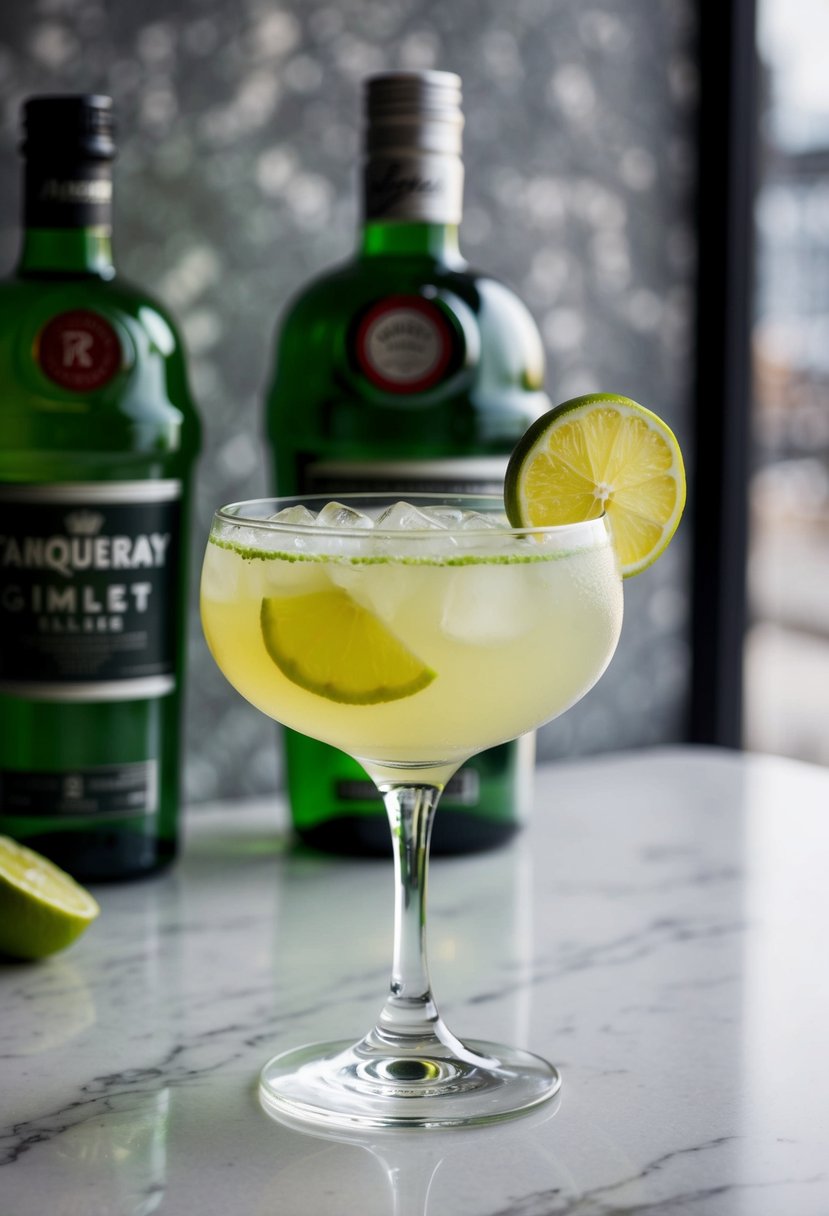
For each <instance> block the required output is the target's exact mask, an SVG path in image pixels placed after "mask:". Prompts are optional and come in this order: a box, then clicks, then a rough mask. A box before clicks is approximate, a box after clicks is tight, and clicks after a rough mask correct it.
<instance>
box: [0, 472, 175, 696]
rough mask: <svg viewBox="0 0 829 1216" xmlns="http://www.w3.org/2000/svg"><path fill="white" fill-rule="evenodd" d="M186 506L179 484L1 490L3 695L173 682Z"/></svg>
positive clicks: (169, 685) (145, 692)
mask: <svg viewBox="0 0 829 1216" xmlns="http://www.w3.org/2000/svg"><path fill="white" fill-rule="evenodd" d="M180 504H181V483H180V482H178V481H134V482H102V483H101V482H99V483H89V484H87V483H63V484H54V485H8V484H7V485H5V486H0V692H2V693H6V694H8V695H11V696H21V697H28V698H32V699H40V700H48V701H109V700H133V699H137V698H141V697H152V696H162V695H164V694H166V693H169V692H171V691H172V690H173V688H174V686H175V676H174V667H175V644H176V590H177V582H178V578H177V570H178V565H179V549H180V537H179V530H180Z"/></svg>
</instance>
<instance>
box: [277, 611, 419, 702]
mask: <svg viewBox="0 0 829 1216" xmlns="http://www.w3.org/2000/svg"><path fill="white" fill-rule="evenodd" d="M260 621H261V626H262V638H263V640H264V642H265V648H266V650H267V652H268V654H269V655H270V656H271V658H272V659H273V661H274V663H276V665H277V667H278V668H279V670H280V671H281V672H283V673H284V675H286V676H287V677H288V679H289V680H291V681H292V682H293V683H294V684H298V685H299V686H300V688H304V689H306V690H307V691H308V692H313V693H316V694H317V695H318V696H320V697H325V698H326V699H327V700H329V701H341V702H344V703H345V704H348V705H379V704H382V703H383V702H384V701H398V700H400V698H401V697H410V696H412V694H413V693H416V692H420V690H421V689H422V688H426V686H427V685H428V684H431V683H432V680H434V678H435V672H434V671H432V670H431V669H430V668H429V667H427V666H426V664H425V663H422V662H421V660H420V659H419V658H418V657H417V656H416V655H414V654H412V652H411V651H410V650H409V649H408V647H406V646H404V645H403V643H402V642H401V641H400V639H399V638H397V637H395V635H394V634H393V633H392V632H391V630H389V629H388V628H387V627H386V626H385V625H384V624H383V622H382V621H381V620H379V619H378V618H377V617H376V616H375V615H374V613H373V612H369V611H368V609H367V608H364V607H363V606H362V605H361V604H358V603H357V601H356V600H355V599H353V598H352V596H350V595H349V594H348V592H347V591H343V590H342V589H341V588H339V587H332V588H331V589H330V590H326V591H316V592H313V593H312V594H310V595H292V596H272V597H269V598H266V599H263V600H262V608H261V612H260Z"/></svg>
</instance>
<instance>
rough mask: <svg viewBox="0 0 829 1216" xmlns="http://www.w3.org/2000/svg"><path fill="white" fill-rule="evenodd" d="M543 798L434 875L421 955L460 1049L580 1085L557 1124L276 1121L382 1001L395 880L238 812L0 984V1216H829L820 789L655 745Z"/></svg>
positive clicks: (563, 770)
mask: <svg viewBox="0 0 829 1216" xmlns="http://www.w3.org/2000/svg"><path fill="white" fill-rule="evenodd" d="M536 802H537V806H536V812H535V815H534V819H533V824H532V827H531V828H530V829H529V831H528V832H527V833H525V835H524V837H523V838H522V839H521V840H519V841H518V842H517V843H516V845H515V846H514V847H512V848H510V849H507V850H502V851H500V852H497V853H493V854H490V855H486V856H479V857H477V858H468V859H464V860H452V861H439V862H438V863H436V864H435V865H434V867H433V872H432V882H431V888H430V905H431V906H430V921H431V934H430V936H431V959H432V970H433V979H434V986H435V990H436V994H437V996H438V999H439V1001H440V1003H441V1006H442V1010H443V1012H444V1014H445V1016H446V1018H447V1020H448V1021H449V1023H450V1025H451V1026H452V1027H453V1029H454V1030H455V1031H456V1032H459V1033H461V1034H462V1035H468V1036H470V1037H473V1036H474V1037H482V1038H488V1039H495V1040H498V1039H501V1040H507V1041H509V1042H513V1043H518V1044H522V1045H525V1046H527V1047H529V1048H531V1049H532V1050H535V1051H537V1052H539V1053H540V1054H542V1055H546V1056H548V1057H550V1058H551V1059H553V1060H555V1062H556V1063H557V1064H559V1065H560V1066H561V1068H562V1071H563V1075H564V1086H563V1090H562V1096H561V1101H560V1104H559V1105H558V1106H557V1107H552V1108H547V1109H544V1108H542V1110H540V1111H538V1112H536V1113H535V1114H533V1115H530V1116H528V1117H525V1118H522V1119H518V1120H514V1121H512V1122H509V1123H504V1124H501V1125H498V1126H495V1127H492V1128H488V1129H480V1130H469V1131H460V1132H455V1133H411V1132H406V1133H397V1134H394V1135H391V1136H382V1135H379V1134H378V1135H375V1136H374V1137H373V1138H372V1137H371V1136H366V1137H363V1138H361V1139H359V1138H358V1139H356V1140H354V1141H351V1142H349V1141H348V1140H346V1139H342V1140H338V1139H333V1138H327V1139H324V1138H318V1137H315V1136H309V1135H307V1134H303V1133H300V1132H299V1131H296V1130H293V1129H289V1128H286V1127H284V1126H282V1125H280V1124H277V1123H275V1122H273V1121H272V1120H271V1119H269V1118H268V1117H267V1116H266V1115H265V1114H264V1113H263V1112H262V1111H261V1110H260V1109H259V1107H258V1105H257V1102H256V1097H255V1079H256V1073H257V1069H258V1068H259V1066H260V1065H261V1064H262V1063H263V1062H264V1060H265V1059H266V1058H267V1057H268V1056H269V1055H270V1054H273V1053H274V1052H275V1051H278V1050H281V1049H283V1048H285V1047H288V1046H292V1045H296V1044H298V1043H300V1042H304V1041H311V1040H314V1039H317V1038H331V1037H338V1036H341V1035H347V1034H353V1035H354V1036H355V1037H357V1035H358V1034H360V1033H361V1032H363V1031H364V1030H365V1029H366V1028H367V1026H368V1024H369V1022H370V1021H372V1020H373V1018H374V1016H375V1014H376V1012H377V1010H378V1007H379V1003H380V1000H381V994H382V993H383V991H384V989H385V985H386V982H387V973H388V961H389V950H390V923H389V917H390V910H391V909H390V889H389V888H390V866H387V865H386V864H385V863H382V862H379V863H371V862H348V861H334V860H330V859H326V858H324V857H321V856H316V855H311V854H304V855H303V854H298V853H293V852H292V851H291V850H290V848H289V846H288V844H287V842H286V841H285V840H284V839H283V837H282V836H281V835H280V832H279V829H278V826H277V819H278V811H279V808H277V807H275V806H273V805H272V804H271V803H269V802H268V801H262V802H259V803H256V802H254V803H251V804H248V805H245V804H224V805H221V806H217V807H214V808H212V809H209V810H208V809H205V810H202V811H201V812H200V813H198V814H197V815H194V816H192V820H191V825H190V827H191V831H190V835H189V839H188V844H187V848H186V851H185V856H184V859H183V861H182V863H181V864H180V865H179V866H178V867H177V868H176V869H175V870H173V871H172V872H171V873H169V874H168V875H166V876H164V877H161V878H158V879H156V880H152V881H148V882H144V883H136V884H132V885H127V886H121V887H108V888H101V889H100V890H99V891H98V894H99V897H100V900H101V903H102V906H103V914H102V917H101V919H100V921H99V922H98V924H97V925H96V926H95V927H94V928H93V929H92V930H91V931H90V932H89V933H88V934H87V936H86V937H85V938H84V939H82V940H81V941H80V942H79V943H77V945H76V946H74V947H73V948H72V949H71V950H69V951H67V952H66V953H65V954H64V955H62V956H57V957H55V958H53V959H51V960H49V961H47V962H45V963H43V964H39V965H31V966H23V965H5V966H3V967H2V968H0V1011H2V1016H0V1079H1V1080H0V1213H2V1216H44V1214H45V1213H47V1212H48V1213H49V1214H50V1216H81V1214H83V1216H99V1214H100V1216H139V1214H142V1216H144V1214H147V1213H150V1212H160V1213H162V1214H163V1216H225V1214H226V1213H230V1212H233V1213H239V1216H265V1214H268V1216H271V1214H273V1213H279V1214H280V1216H283V1214H284V1216H350V1214H351V1213H354V1214H355V1216H357V1214H359V1216H381V1214H382V1216H560V1214H561V1216H563V1214H565V1213H566V1214H578V1216H620V1214H622V1213H627V1214H631V1216H632V1214H633V1213H643V1214H644V1213H647V1214H648V1216H654V1214H656V1216H680V1214H682V1216H689V1214H690V1216H748V1214H750V1216H781V1214H783V1213H785V1214H786V1216H825V1214H826V1212H827V1211H829V1098H827V1094H829V1053H827V1051H826V1026H827V1023H828V1021H829V982H828V981H827V976H826V969H825V967H824V965H823V959H824V956H825V936H826V929H827V921H828V920H829V916H828V915H827V914H829V895H828V894H827V886H826V881H825V865H826V857H827V855H829V815H828V814H827V808H829V775H827V773H826V772H825V771H824V770H819V769H813V768H810V767H807V766H803V765H798V764H796V763H793V762H789V761H782V760H776V759H771V758H764V757H748V758H745V757H740V756H738V755H736V754H733V753H716V752H707V751H693V750H690V749H684V750H675V751H664V752H660V751H655V752H645V753H641V754H638V755H629V756H625V757H620V758H612V757H611V758H605V759H602V760H598V761H594V762H590V763H589V762H580V763H574V764H569V765H562V766H558V767H555V768H551V767H547V768H543V769H542V770H541V771H540V772H539V775H538V779H537V792H536Z"/></svg>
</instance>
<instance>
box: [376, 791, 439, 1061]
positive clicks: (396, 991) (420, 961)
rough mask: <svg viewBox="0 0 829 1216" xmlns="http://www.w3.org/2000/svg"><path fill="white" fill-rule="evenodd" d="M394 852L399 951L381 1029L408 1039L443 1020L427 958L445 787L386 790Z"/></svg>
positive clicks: (385, 797) (397, 944)
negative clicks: (431, 883) (434, 837)
mask: <svg viewBox="0 0 829 1216" xmlns="http://www.w3.org/2000/svg"><path fill="white" fill-rule="evenodd" d="M380 792H381V793H382V795H383V801H384V803H385V804H386V813H387V814H388V817H389V826H390V827H391V836H392V848H393V851H394V954H393V959H392V971H391V983H390V988H389V996H388V1000H387V1001H386V1004H385V1006H384V1007H383V1011H382V1013H381V1014H380V1018H379V1021H378V1029H379V1030H381V1031H383V1032H384V1033H386V1034H388V1035H391V1036H397V1037H399V1038H402V1039H406V1038H407V1037H411V1036H417V1037H418V1038H420V1037H421V1036H422V1035H423V1034H424V1032H426V1033H428V1032H429V1030H430V1029H432V1028H433V1027H434V1025H435V1023H436V1022H437V1021H438V1016H439V1015H438V1011H437V1006H436V1005H435V1001H434V998H433V996H432V991H431V986H430V982H429V968H428V963H427V958H426V891H427V878H428V869H429V840H430V837H431V833H432V824H433V823H434V818H435V809H436V808H437V804H438V799H439V798H440V794H441V791H440V789H439V788H437V787H436V786H433V785H389V786H386V787H384V788H381V791H380Z"/></svg>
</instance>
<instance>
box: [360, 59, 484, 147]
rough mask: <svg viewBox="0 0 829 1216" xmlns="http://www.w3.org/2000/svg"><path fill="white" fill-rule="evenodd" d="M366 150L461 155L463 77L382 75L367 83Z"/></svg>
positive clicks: (446, 73)
mask: <svg viewBox="0 0 829 1216" xmlns="http://www.w3.org/2000/svg"><path fill="white" fill-rule="evenodd" d="M365 113H366V151H367V152H368V153H369V154H370V153H372V152H384V153H388V152H395V153H398V154H405V153H412V152H414V153H417V152H436V153H444V154H449V155H454V156H460V154H461V136H462V133H463V113H462V111H461V78H460V76H456V75H455V73H454V72H431V71H429V72H384V73H383V74H382V75H379V76H371V77H369V79H368V80H367V81H366V83H365Z"/></svg>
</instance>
